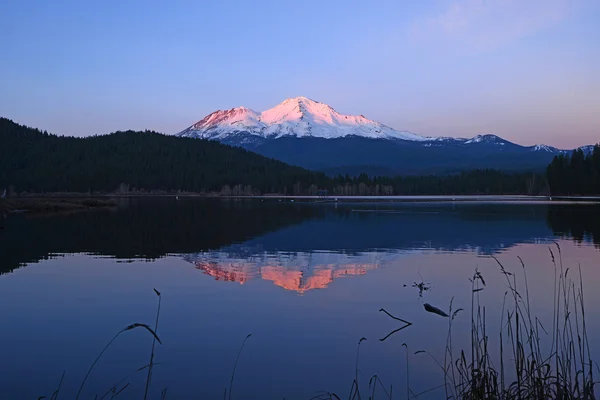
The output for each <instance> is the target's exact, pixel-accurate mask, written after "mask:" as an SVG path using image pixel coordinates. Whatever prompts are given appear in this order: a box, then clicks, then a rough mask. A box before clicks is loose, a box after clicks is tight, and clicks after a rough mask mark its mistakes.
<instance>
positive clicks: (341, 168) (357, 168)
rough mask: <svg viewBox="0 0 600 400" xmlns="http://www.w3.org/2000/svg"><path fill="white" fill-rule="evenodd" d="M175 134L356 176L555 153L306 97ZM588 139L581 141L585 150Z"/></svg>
mask: <svg viewBox="0 0 600 400" xmlns="http://www.w3.org/2000/svg"><path fill="white" fill-rule="evenodd" d="M177 136H180V137H190V138H201V139H208V140H215V141H219V142H221V143H224V144H228V145H231V146H237V147H242V148H245V149H246V150H250V151H253V152H256V153H259V154H261V155H264V156H267V157H270V158H275V159H278V160H280V161H283V162H285V163H288V164H291V165H297V166H300V167H303V168H307V169H311V170H317V171H322V172H326V173H329V172H331V171H335V172H336V173H342V174H345V173H348V174H350V175H357V174H360V173H367V174H369V175H371V173H373V172H381V171H389V172H388V174H389V175H406V174H414V175H421V174H438V173H442V174H447V173H455V172H460V171H463V170H468V169H498V170H503V171H509V172H514V171H537V172H541V171H543V170H544V169H545V168H546V166H547V165H548V164H549V163H550V162H551V161H552V159H553V158H554V156H556V155H560V154H568V153H570V152H571V151H572V150H562V149H558V148H556V147H553V146H548V145H545V144H537V145H533V146H522V145H519V144H517V143H513V142H511V141H508V140H506V139H504V138H502V137H500V136H497V135H494V134H490V133H488V134H479V135H476V136H473V137H471V138H454V137H428V136H421V135H418V134H416V133H412V132H407V131H398V130H396V129H393V128H391V127H389V126H387V125H384V124H382V123H379V122H377V121H373V120H370V119H368V118H366V117H365V116H364V115H358V116H357V115H345V114H341V113H338V112H337V111H336V110H335V109H333V108H332V107H331V106H329V105H327V104H324V103H320V102H318V101H315V100H311V99H309V98H306V97H302V96H300V97H294V98H290V99H286V100H284V101H283V102H281V103H280V104H278V105H276V106H275V107H273V108H270V109H268V110H265V111H262V112H260V113H259V112H256V111H254V110H251V109H249V108H245V107H237V108H232V109H230V110H218V111H215V112H213V113H211V114H209V115H207V116H206V117H204V118H203V119H201V120H200V121H198V122H197V123H195V124H193V125H191V126H189V127H188V128H186V129H184V130H183V131H181V132H179V133H178V134H177ZM592 148H593V146H583V147H581V149H582V150H584V152H585V153H589V152H590V151H591V150H592Z"/></svg>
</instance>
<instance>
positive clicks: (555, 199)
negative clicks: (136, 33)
mask: <svg viewBox="0 0 600 400" xmlns="http://www.w3.org/2000/svg"><path fill="white" fill-rule="evenodd" d="M144 197H155V198H159V197H170V198H177V199H178V198H193V197H195V198H214V199H237V200H246V199H255V200H259V199H260V200H262V201H265V200H268V201H278V202H283V201H285V202H299V203H307V202H308V203H313V204H314V203H317V204H325V203H372V202H376V203H423V204H426V203H461V204H468V203H471V204H473V203H487V204H503V203H504V204H506V203H511V204H598V203H600V196H528V195H460V196H451V195H418V196H408V195H407V196H302V195H299V196H289V195H280V194H267V195H254V196H219V195H217V194H215V193H191V192H184V193H111V194H88V193H44V194H23V195H19V196H15V197H10V198H5V199H0V214H8V213H15V212H28V213H57V212H68V211H79V210H91V209H99V208H109V207H116V206H117V201H116V200H117V199H119V198H144Z"/></svg>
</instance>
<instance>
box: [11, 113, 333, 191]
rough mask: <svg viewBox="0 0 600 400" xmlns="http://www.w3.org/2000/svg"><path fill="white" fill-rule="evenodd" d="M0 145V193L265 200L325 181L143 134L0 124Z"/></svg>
mask: <svg viewBox="0 0 600 400" xmlns="http://www.w3.org/2000/svg"><path fill="white" fill-rule="evenodd" d="M0 143H1V144H2V145H1V146H0V188H1V187H2V186H3V185H4V186H5V187H6V186H9V185H12V186H14V187H15V189H16V190H17V191H23V190H26V191H37V192H39V191H46V192H48V191H77V192H88V191H104V192H106V191H115V190H117V188H119V187H121V189H123V190H126V189H130V190H133V189H134V188H135V189H137V190H140V189H145V190H169V191H171V190H186V191H195V192H201V191H220V190H221V189H222V188H223V186H224V185H229V186H230V187H232V188H233V187H234V186H235V185H238V184H243V185H244V186H248V185H250V186H251V187H252V190H254V191H260V192H262V193H267V192H283V191H284V188H285V187H288V188H290V189H291V188H292V187H293V185H294V184H295V183H296V182H305V183H306V184H307V185H310V184H316V185H322V184H324V182H325V181H326V177H325V176H324V175H323V174H320V173H314V172H311V171H308V170H305V169H302V168H298V167H292V166H289V165H286V164H284V163H282V162H280V161H276V160H272V159H269V158H266V157H263V156H260V155H258V154H255V153H251V152H249V151H246V150H243V149H240V148H233V147H229V146H226V145H222V144H219V143H216V142H212V141H207V140H198V139H186V138H175V137H171V136H166V135H162V134H159V133H156V132H149V131H146V132H133V131H127V132H115V133H113V134H110V135H104V136H93V137H87V138H73V137H60V136H55V135H51V134H48V133H46V132H41V131H39V130H38V129H32V128H28V127H25V126H21V125H18V124H16V123H14V122H12V121H11V120H8V119H5V118H1V119H0ZM122 184H124V185H122ZM240 190H244V191H246V192H248V194H250V192H251V190H250V189H249V188H246V187H244V188H240Z"/></svg>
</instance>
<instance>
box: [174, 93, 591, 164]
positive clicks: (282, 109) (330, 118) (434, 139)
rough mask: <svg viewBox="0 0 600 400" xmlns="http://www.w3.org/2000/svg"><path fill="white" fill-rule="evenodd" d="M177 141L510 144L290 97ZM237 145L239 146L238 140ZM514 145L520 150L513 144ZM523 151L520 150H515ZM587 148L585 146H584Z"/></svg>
mask: <svg viewBox="0 0 600 400" xmlns="http://www.w3.org/2000/svg"><path fill="white" fill-rule="evenodd" d="M176 135H177V136H181V137H193V138H202V139H210V140H218V141H223V142H227V143H228V144H234V145H235V144H236V142H237V143H239V145H241V146H242V147H244V146H243V145H244V144H249V143H253V142H256V140H252V138H250V137H248V135H250V136H255V137H256V139H257V140H261V139H279V138H282V137H284V136H292V137H297V138H302V137H319V138H325V139H333V138H340V137H348V136H359V137H366V138H372V139H390V140H391V139H398V140H406V141H414V142H422V143H423V144H431V145H435V144H436V143H440V142H442V143H443V142H451V143H462V144H476V143H488V144H498V145H505V144H507V143H510V144H516V143H514V142H510V141H508V140H506V139H504V138H502V137H500V136H498V135H495V134H492V133H486V134H477V135H475V136H473V137H471V138H468V137H448V136H423V135H419V134H417V133H414V132H410V131H400V130H397V129H394V128H391V127H389V126H387V125H385V124H382V123H380V122H377V121H374V120H371V119H368V118H366V117H365V116H364V115H362V114H360V115H349V114H341V113H339V112H337V111H336V110H335V109H334V108H333V107H331V106H329V105H327V104H325V103H321V102H319V101H316V100H312V99H309V98H307V97H304V96H298V97H292V98H288V99H286V100H284V101H283V102H281V103H279V104H277V105H276V106H274V107H272V108H270V109H267V110H265V111H262V112H257V111H254V110H252V109H250V108H247V107H244V106H240V107H235V108H231V109H229V110H216V111H214V112H212V113H210V114H208V115H207V116H205V117H204V118H202V119H201V120H199V121H198V122H196V123H194V124H192V125H191V126H189V127H188V128H186V129H184V130H182V131H180V132H178V133H177V134H176ZM236 139H237V140H236ZM517 145H518V144H517ZM519 146H522V145H519ZM522 147H524V148H528V149H530V150H531V151H547V152H562V151H570V150H571V149H569V150H562V149H558V148H556V147H554V146H549V145H546V144H535V145H532V146H522ZM582 147H587V146H582Z"/></svg>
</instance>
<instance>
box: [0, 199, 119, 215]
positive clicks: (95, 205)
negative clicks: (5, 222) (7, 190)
mask: <svg viewBox="0 0 600 400" xmlns="http://www.w3.org/2000/svg"><path fill="white" fill-rule="evenodd" d="M99 197H100V196H86V197H83V196H80V197H67V196H36V197H33V196H31V197H29V196H28V197H10V198H6V199H0V214H4V215H7V214H14V213H27V214H51V213H60V212H71V211H86V210H97V209H105V208H111V207H116V206H117V203H116V202H115V201H113V200H111V199H109V198H108V196H102V198H99Z"/></svg>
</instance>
